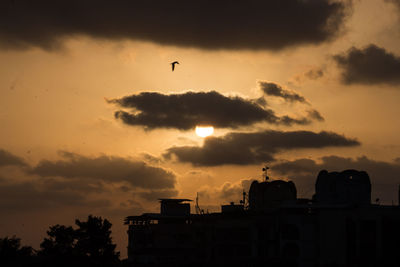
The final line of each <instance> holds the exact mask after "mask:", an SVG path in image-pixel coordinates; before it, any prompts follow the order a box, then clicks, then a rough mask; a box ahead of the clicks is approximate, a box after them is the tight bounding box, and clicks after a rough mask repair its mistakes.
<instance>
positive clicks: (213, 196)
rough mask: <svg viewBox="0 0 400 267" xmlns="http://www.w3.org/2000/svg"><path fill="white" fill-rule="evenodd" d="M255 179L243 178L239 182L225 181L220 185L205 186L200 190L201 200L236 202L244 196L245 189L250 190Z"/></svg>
mask: <svg viewBox="0 0 400 267" xmlns="http://www.w3.org/2000/svg"><path fill="white" fill-rule="evenodd" d="M253 181H254V180H252V179H243V180H240V181H238V182H234V183H231V182H225V183H224V184H222V185H221V186H219V187H210V186H203V187H201V188H200V190H199V191H198V195H199V199H200V200H201V202H202V203H203V202H206V203H218V202H225V203H226V202H232V201H233V202H236V203H238V202H239V201H240V200H242V198H243V191H244V192H249V189H250V185H251V183H252V182H253Z"/></svg>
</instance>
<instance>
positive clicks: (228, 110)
mask: <svg viewBox="0 0 400 267" xmlns="http://www.w3.org/2000/svg"><path fill="white" fill-rule="evenodd" d="M107 101H108V102H109V103H114V104H117V105H119V106H121V107H123V108H130V109H132V111H131V112H132V113H129V112H126V111H122V110H120V111H117V112H115V117H116V118H118V119H120V120H122V121H123V122H124V123H125V124H128V125H136V126H144V127H145V128H146V129H147V130H152V129H155V128H176V129H179V130H189V129H193V128H195V127H196V126H197V125H212V126H214V127H220V128H237V127H240V126H249V125H252V124H254V123H258V122H267V123H270V124H284V125H293V124H301V125H303V124H309V123H311V121H310V119H309V118H300V119H297V118H291V117H289V116H282V117H278V116H277V115H275V113H274V111H273V110H271V109H268V108H266V107H265V106H263V105H260V104H258V103H257V102H256V101H253V100H247V99H244V98H242V97H239V96H234V97H233V96H232V97H228V96H224V95H222V94H220V93H218V92H216V91H211V92H186V93H182V94H169V95H166V94H161V93H156V92H142V93H139V94H135V95H131V96H125V97H123V98H120V99H113V100H107Z"/></svg>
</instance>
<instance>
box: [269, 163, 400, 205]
mask: <svg viewBox="0 0 400 267" xmlns="http://www.w3.org/2000/svg"><path fill="white" fill-rule="evenodd" d="M346 169H355V170H363V171H366V172H367V173H368V174H369V176H370V179H371V182H372V191H373V196H376V197H379V198H380V199H381V200H382V201H385V202H386V203H388V204H389V203H390V202H391V201H392V200H397V195H396V194H397V189H398V184H399V183H400V176H399V173H400V163H399V162H397V161H394V162H385V161H376V160H372V159H369V158H367V157H365V156H363V157H359V158H356V159H352V158H345V157H339V156H326V157H322V158H321V162H316V161H314V160H312V159H297V160H293V161H284V162H280V163H276V164H273V165H272V166H271V170H272V171H273V173H274V174H279V175H283V176H286V177H288V178H290V179H291V180H293V181H294V182H295V183H296V186H297V188H298V189H300V191H301V190H303V192H304V188H307V190H306V191H308V193H309V195H308V197H310V194H311V193H313V192H314V190H313V189H314V183H315V181H316V178H317V175H318V173H319V171H321V170H328V171H343V170H346ZM310 189H312V190H310Z"/></svg>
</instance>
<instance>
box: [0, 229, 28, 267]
mask: <svg viewBox="0 0 400 267" xmlns="http://www.w3.org/2000/svg"><path fill="white" fill-rule="evenodd" d="M33 255H34V251H33V249H32V247H29V246H23V247H21V239H19V238H17V237H15V236H13V237H11V238H9V237H5V238H0V266H28V264H29V263H30V262H31V261H32V258H33Z"/></svg>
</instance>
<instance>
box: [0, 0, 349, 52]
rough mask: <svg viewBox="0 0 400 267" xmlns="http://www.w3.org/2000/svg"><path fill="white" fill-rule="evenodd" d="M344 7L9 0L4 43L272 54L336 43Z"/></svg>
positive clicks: (285, 0)
mask: <svg viewBox="0 0 400 267" xmlns="http://www.w3.org/2000/svg"><path fill="white" fill-rule="evenodd" d="M346 10H347V8H346V4H344V3H343V2H338V1H336V2H334V1H330V0H318V1H316V0H314V1H313V0H311V1H303V0H270V1H259V0H254V1H229V0H219V1H211V0H205V1H204V0H203V1H200V0H193V1H186V0H170V1H162V0H150V1H149V0H138V1H128V0H119V1H112V2H110V1H106V0H96V1H95V0H86V1H80V0H59V1H52V0H36V1H30V0H18V1H14V0H5V1H2V2H1V4H0V25H2V27H0V44H1V45H2V46H3V47H5V48H8V49H18V48H19V49H24V48H29V47H40V48H43V49H48V50H51V49H57V48H59V47H60V46H61V45H62V41H63V39H64V38H68V37H75V36H80V35H83V36H90V37H93V38H96V39H105V40H126V39H128V40H141V41H151V42H155V43H160V44H166V45H176V46H184V47H198V48H203V49H273V50H279V49H282V48H285V47H290V46H296V45H302V44H318V43H321V42H325V41H329V40H331V39H333V38H334V37H336V36H337V35H338V33H339V32H340V29H341V28H342V24H343V21H344V18H345V17H346Z"/></svg>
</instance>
